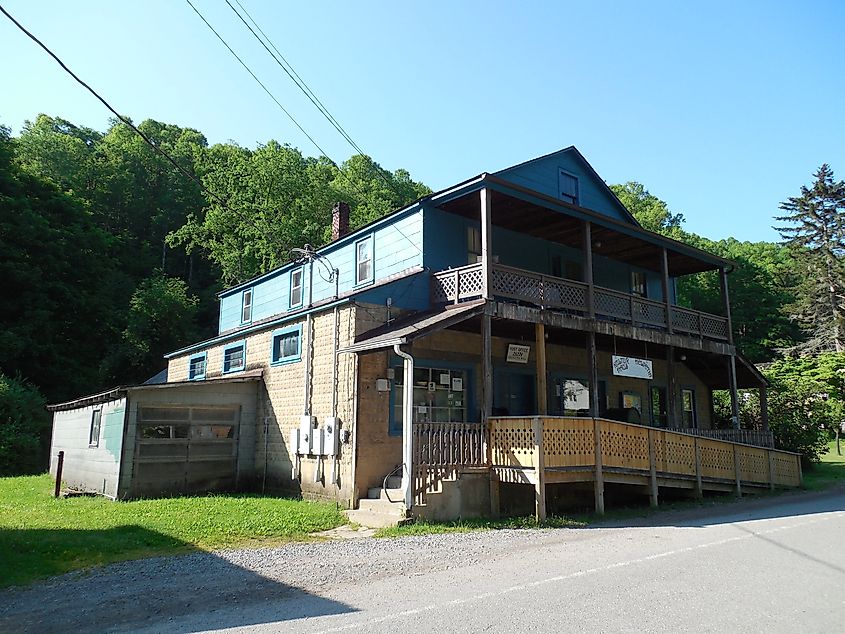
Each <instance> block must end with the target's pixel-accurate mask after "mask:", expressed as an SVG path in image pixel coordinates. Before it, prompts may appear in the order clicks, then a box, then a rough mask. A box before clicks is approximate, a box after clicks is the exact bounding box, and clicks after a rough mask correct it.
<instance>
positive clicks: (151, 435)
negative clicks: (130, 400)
mask: <svg viewBox="0 0 845 634" xmlns="http://www.w3.org/2000/svg"><path fill="white" fill-rule="evenodd" d="M238 413H239V410H238V409H237V407H232V406H220V407H171V406H153V407H150V406H145V407H140V408H139V410H138V438H140V439H141V440H147V441H150V440H152V441H155V440H203V441H210V440H221V441H225V440H230V439H233V438H234V437H235V433H236V428H237V423H238ZM183 451H184V450H183Z"/></svg>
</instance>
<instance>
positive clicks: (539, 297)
mask: <svg viewBox="0 0 845 634" xmlns="http://www.w3.org/2000/svg"><path fill="white" fill-rule="evenodd" d="M491 283H492V286H493V288H492V292H493V294H495V295H496V296H497V297H503V298H506V299H514V300H517V301H524V302H530V303H532V304H536V305H537V306H540V307H543V308H552V309H557V310H564V311H568V312H574V313H577V314H581V315H584V314H586V313H587V311H588V306H587V295H588V289H589V284H586V283H584V282H578V281H575V280H567V279H563V278H560V277H554V276H551V275H544V274H542V273H534V272H532V271H526V270H523V269H517V268H513V267H510V266H504V265H501V264H494V265H493V269H492V271H491ZM482 292H483V278H482V271H481V264H469V265H467V266H462V267H458V268H455V269H450V270H448V271H440V272H438V273H434V274H433V275H432V282H431V295H432V301H433V302H434V303H449V302H452V303H456V304H457V303H459V302H462V301H464V300H467V299H474V298H476V297H481V295H482ZM593 308H594V311H595V314H596V316H598V317H599V318H601V319H610V320H618V321H623V322H626V323H630V324H633V325H637V326H646V327H650V328H659V329H662V330H665V329H667V323H666V305H665V304H664V303H663V302H657V301H654V300H650V299H646V298H644V297H639V296H637V295H633V294H631V293H623V292H620V291H615V290H612V289H609V288H603V287H601V286H594V287H593ZM670 314H671V319H672V328H673V329H674V330H675V331H677V332H683V333H686V334H692V335H696V336H701V337H708V338H711V339H719V340H723V341H724V340H727V339H728V320H727V319H726V318H725V317H719V316H718V315H710V314H708V313H702V312H699V311H696V310H689V309H687V308H681V307H680V306H670Z"/></svg>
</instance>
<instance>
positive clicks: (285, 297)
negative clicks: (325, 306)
mask: <svg viewBox="0 0 845 634" xmlns="http://www.w3.org/2000/svg"><path fill="white" fill-rule="evenodd" d="M367 236H372V237H373V280H372V281H371V282H369V283H367V284H360V285H357V286H356V284H355V267H356V261H355V243H356V242H358V241H359V240H361V239H362V238H365V237H367ZM422 250H423V212H422V211H421V210H416V211H413V212H410V213H407V214H404V215H399V216H398V217H397V218H395V219H394V221H393V222H386V223H384V224H381V225H376V226H373V227H372V228H370V229H369V230H367V229H364V230H362V231H357V232H354V233H352V234H350V235H349V236H347V237H345V238H343V239H341V240H338V241H337V242H335V243H332V244H330V245H328V246H326V247H324V248H323V249H321V250H320V253H321V254H322V255H323V256H324V258H325V261H326V262H327V264H328V263H330V265H331V266H333V267H335V268H337V269H338V270H339V271H340V275H339V278H338V279H339V282H338V290H339V292H340V294H344V293H349V292H352V291H355V290H357V289H366V288H367V287H368V286H370V285H376V284H379V282H380V281H381V280H384V279H386V278H389V277H390V276H392V275H396V274H397V273H401V272H403V271H405V270H408V269H412V268H414V267H421V266H422V265H423V256H422ZM299 266H301V265H299V264H290V265H287V266H284V267H281V268H279V269H277V270H276V271H273V272H271V273H270V274H268V275H265V276H263V277H261V278H259V279H257V280H255V282H254V283H252V285H245V286H240V287H237V288H235V289H232V290H230V291H227V292H225V293H223V294H222V295H221V296H220V323H219V332H220V333H223V332H227V331H230V330H232V329H234V328H239V327H241V326H242V324H241V302H242V297H243V291H244V290H246V289H247V288H252V289H253V296H252V323H255V322H257V321H261V320H263V319H267V318H269V317H273V316H276V315H283V314H284V313H286V312H288V311H290V310H292V309H291V307H290V274H291V271H292V270H294V269H296V268H298V267H299ZM309 277H311V275H309V270H308V266H306V267H305V271H304V275H303V282H302V294H303V295H302V296H303V305H307V303H308V284H309ZM313 285H314V288H313V295H312V298H311V299H312V302H313V303H317V302H322V301H325V300H328V299H331V298H332V297H334V294H335V283H334V282H330V281H329V275H328V271H327V270H326V269H325V267H322V266H321V265H319V264H315V265H314V270H313ZM418 286H419V285H418ZM427 293H428V289H427V288H426V289H425V294H426V297H427ZM412 301H414V302H415V303H417V304H418V303H419V302H418V300H413V299H412ZM293 310H301V307H294V308H293Z"/></svg>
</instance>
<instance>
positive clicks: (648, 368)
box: [613, 354, 654, 379]
mask: <svg viewBox="0 0 845 634" xmlns="http://www.w3.org/2000/svg"><path fill="white" fill-rule="evenodd" d="M613 374H614V375H615V376H629V377H631V378H634V379H653V378H654V369H653V368H652V364H651V361H649V360H648V359H637V358H635V357H618V356H616V355H615V354H614V355H613Z"/></svg>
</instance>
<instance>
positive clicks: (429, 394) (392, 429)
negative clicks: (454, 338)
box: [388, 365, 471, 436]
mask: <svg viewBox="0 0 845 634" xmlns="http://www.w3.org/2000/svg"><path fill="white" fill-rule="evenodd" d="M394 373H395V374H394V376H395V378H394V379H393V395H392V400H393V416H391V417H390V422H389V426H388V433H389V434H390V435H391V436H400V435H401V434H402V414H403V412H404V410H403V403H402V397H403V390H402V386H403V385H404V384H405V376H404V370H403V367H402V366H401V365H400V366H397V367H395V368H394ZM469 380H470V376H469V372H468V371H467V370H455V369H448V368H421V367H415V368H414V421H413V422H415V423H465V422H467V412H468V411H471V410H470V407H469V401H468V399H469V393H470V385H469Z"/></svg>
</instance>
